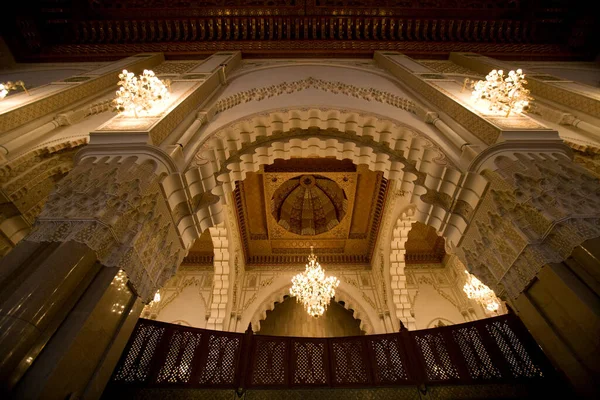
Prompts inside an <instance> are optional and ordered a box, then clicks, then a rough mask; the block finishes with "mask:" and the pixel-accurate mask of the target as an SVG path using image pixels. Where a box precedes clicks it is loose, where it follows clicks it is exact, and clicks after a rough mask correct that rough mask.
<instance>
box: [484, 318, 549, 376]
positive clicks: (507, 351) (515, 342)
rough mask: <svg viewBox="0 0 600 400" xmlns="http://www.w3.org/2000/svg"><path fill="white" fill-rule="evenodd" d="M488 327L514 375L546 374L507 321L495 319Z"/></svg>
mask: <svg viewBox="0 0 600 400" xmlns="http://www.w3.org/2000/svg"><path fill="white" fill-rule="evenodd" d="M486 328H487V330H488V332H489V333H490V336H492V338H493V339H494V340H495V342H496V344H497V345H498V347H499V348H500V351H501V352H502V355H504V358H505V359H506V361H507V362H508V365H509V368H510V370H511V372H512V374H513V377H515V378H519V377H527V378H534V377H543V376H544V374H543V373H542V370H541V368H540V367H539V366H537V365H535V363H534V362H533V360H532V359H531V357H530V355H529V353H528V352H527V349H526V348H525V346H523V343H522V342H521V341H520V340H519V338H518V337H517V335H516V334H515V332H514V331H513V330H512V329H511V328H510V326H509V325H508V323H507V322H506V321H494V322H492V323H489V324H487V325H486Z"/></svg>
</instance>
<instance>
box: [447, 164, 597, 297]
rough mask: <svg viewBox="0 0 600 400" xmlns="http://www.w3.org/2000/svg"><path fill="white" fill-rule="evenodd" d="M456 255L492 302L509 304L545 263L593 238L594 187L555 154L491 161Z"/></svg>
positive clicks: (584, 172) (587, 175)
mask: <svg viewBox="0 0 600 400" xmlns="http://www.w3.org/2000/svg"><path fill="white" fill-rule="evenodd" d="M495 164H496V166H497V168H498V169H497V170H496V171H490V170H486V171H483V172H482V174H483V176H485V177H486V178H487V179H488V180H489V181H490V183H491V186H490V190H488V192H487V193H486V195H485V197H484V199H483V201H482V203H481V206H480V207H479V209H478V210H477V212H476V214H475V217H474V223H472V224H471V228H470V230H469V232H468V233H467V234H466V235H465V239H464V241H463V243H462V245H461V246H460V249H459V251H458V254H459V255H460V256H461V258H462V259H463V261H465V262H466V265H467V266H468V267H469V269H470V270H471V272H472V273H474V274H476V275H477V276H478V277H479V278H480V279H481V280H482V281H483V282H484V283H486V284H487V285H488V286H490V287H491V288H492V289H493V290H494V291H496V293H497V294H502V295H505V296H508V297H510V298H513V299H514V298H516V297H517V296H518V295H519V294H520V293H521V292H522V291H523V290H524V289H525V287H526V286H527V285H528V284H529V282H530V281H531V280H532V279H533V278H534V277H535V276H536V274H537V272H538V271H539V270H540V269H541V267H542V266H544V265H545V264H547V263H552V262H561V261H562V260H564V259H566V258H567V257H569V255H570V254H571V252H572V251H573V249H574V248H575V247H576V246H578V245H580V244H581V243H583V242H584V241H585V240H587V239H591V238H594V237H597V236H599V235H600V214H599V213H598V210H599V209H600V181H598V179H597V178H596V177H595V176H593V175H592V174H591V173H590V172H588V171H587V170H585V169H584V168H582V167H580V166H578V165H577V164H574V163H573V162H572V161H571V160H569V159H568V158H567V157H565V156H563V155H559V154H553V155H551V154H533V153H528V154H522V153H517V154H515V156H514V158H509V157H507V156H500V157H497V158H496V160H495Z"/></svg>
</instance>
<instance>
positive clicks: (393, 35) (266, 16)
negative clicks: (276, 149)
mask: <svg viewBox="0 0 600 400" xmlns="http://www.w3.org/2000/svg"><path fill="white" fill-rule="evenodd" d="M11 8H12V9H11ZM3 15H4V16H5V17H6V18H4V21H3V23H2V24H1V25H0V29H3V32H2V34H3V36H4V37H5V39H6V40H7V42H8V43H9V45H10V47H11V50H12V52H13V53H14V54H15V55H16V56H17V58H18V60H19V61H44V60H49V61H61V60H80V61H84V60H85V61H88V60H91V61H97V60H107V59H115V58H120V57H124V56H129V55H131V54H134V53H140V52H164V53H165V54H166V55H167V57H169V58H191V57H193V58H201V57H202V56H205V55H208V54H211V53H214V52H215V51H221V50H227V51H229V50H241V51H242V52H243V56H244V57H246V58H247V57H331V56H336V57H340V56H347V57H371V56H372V53H373V51H374V50H395V51H400V52H403V53H405V54H407V55H410V56H413V57H419V58H447V56H448V53H449V52H451V51H471V52H477V53H481V54H485V55H489V56H493V57H498V58H511V59H547V60H551V59H552V60H556V59H591V58H593V57H594V56H595V55H596V54H597V52H598V43H597V40H596V38H597V37H599V36H600V35H599V31H598V29H599V28H598V23H597V18H598V17H597V16H598V14H597V13H596V12H594V2H593V1H589V2H577V4H576V5H575V4H574V2H572V1H567V0H552V1H549V0H401V1H390V0H360V1H358V0H357V1H355V0H87V1H83V0H21V1H11V2H9V3H8V4H6V5H5V4H3Z"/></svg>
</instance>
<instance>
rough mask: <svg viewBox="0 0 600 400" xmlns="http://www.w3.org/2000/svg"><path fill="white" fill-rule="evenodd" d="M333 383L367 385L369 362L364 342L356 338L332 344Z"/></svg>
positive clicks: (337, 340) (340, 340)
mask: <svg viewBox="0 0 600 400" xmlns="http://www.w3.org/2000/svg"><path fill="white" fill-rule="evenodd" d="M332 350H333V354H332V358H333V365H334V370H333V383H334V384H341V385H347V384H367V383H369V378H368V375H367V367H366V366H367V360H366V359H365V351H364V348H363V341H362V340H360V339H356V338H348V339H336V340H334V341H333V343H332Z"/></svg>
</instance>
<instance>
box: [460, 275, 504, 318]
mask: <svg viewBox="0 0 600 400" xmlns="http://www.w3.org/2000/svg"><path fill="white" fill-rule="evenodd" d="M465 273H466V274H467V282H466V283H465V286H464V287H463V290H464V291H465V293H466V294H467V297H468V298H469V299H473V300H475V301H477V302H478V303H479V304H481V305H482V306H483V307H484V308H485V309H486V310H488V311H490V312H497V311H498V310H499V309H500V299H498V297H496V294H495V293H494V291H493V290H492V289H490V288H489V287H487V286H486V285H484V284H483V282H481V281H480V280H479V279H477V277H476V276H475V275H472V274H470V273H469V271H466V270H465Z"/></svg>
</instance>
